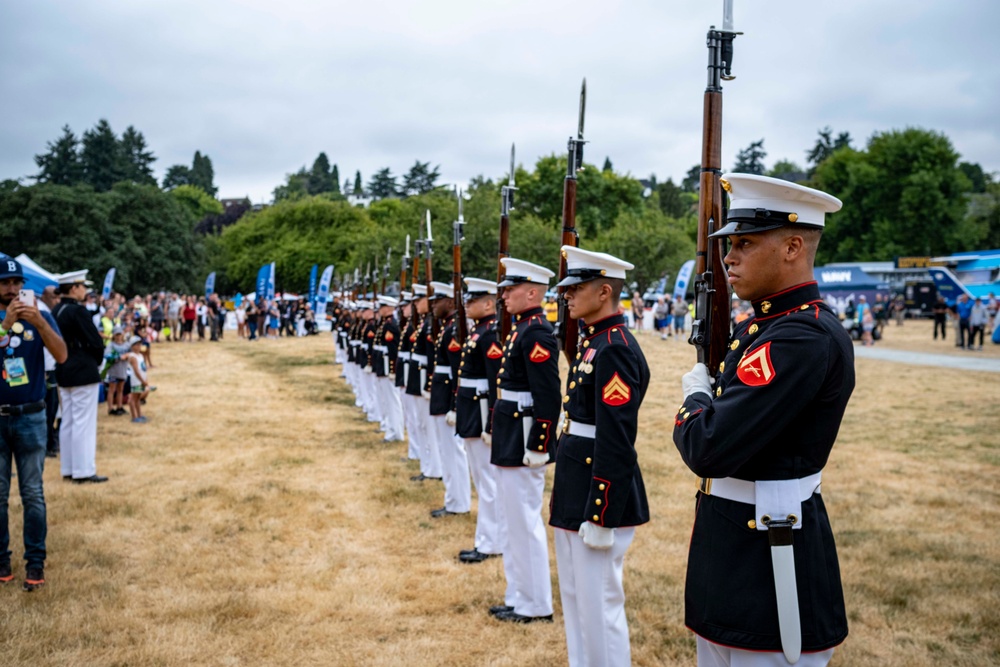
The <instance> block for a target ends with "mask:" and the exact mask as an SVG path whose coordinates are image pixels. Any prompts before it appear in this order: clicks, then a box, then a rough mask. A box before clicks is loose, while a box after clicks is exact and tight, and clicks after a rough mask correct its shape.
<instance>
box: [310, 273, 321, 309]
mask: <svg viewBox="0 0 1000 667" xmlns="http://www.w3.org/2000/svg"><path fill="white" fill-rule="evenodd" d="M318 270H319V265H318V264H313V267H312V270H311V271H309V305H311V306H312V307H313V310H316V276H317V275H318Z"/></svg>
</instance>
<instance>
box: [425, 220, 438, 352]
mask: <svg viewBox="0 0 1000 667" xmlns="http://www.w3.org/2000/svg"><path fill="white" fill-rule="evenodd" d="M433 258H434V237H433V236H432V235H431V210H430V209H427V238H425V239H424V273H426V274H427V275H426V276H424V278H425V279H426V280H427V301H428V303H430V298H431V297H432V296H434V288H433V287H431V281H432V280H434V277H433V276H434V269H433V268H432V267H431V262H432V261H433ZM428 315H430V318H431V336H432V337H433V338H434V340H437V337H438V319H437V318H436V317H434V312H433V310H430V311H429V312H428Z"/></svg>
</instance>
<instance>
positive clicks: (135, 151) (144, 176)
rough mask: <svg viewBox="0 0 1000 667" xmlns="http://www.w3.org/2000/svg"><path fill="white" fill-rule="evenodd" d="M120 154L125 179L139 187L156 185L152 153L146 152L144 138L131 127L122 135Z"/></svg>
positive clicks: (154, 159)
mask: <svg viewBox="0 0 1000 667" xmlns="http://www.w3.org/2000/svg"><path fill="white" fill-rule="evenodd" d="M121 153H122V159H123V160H124V171H125V179H126V180H129V181H132V182H133V183H138V184H139V185H156V178H154V177H153V168H152V166H151V165H152V164H153V163H154V162H156V156H154V155H153V152H152V151H150V150H147V146H146V138H145V137H144V136H142V132H139V131H138V130H136V129H135V127H133V126H132V125H129V126H128V128H126V130H125V132H124V133H123V134H122V140H121Z"/></svg>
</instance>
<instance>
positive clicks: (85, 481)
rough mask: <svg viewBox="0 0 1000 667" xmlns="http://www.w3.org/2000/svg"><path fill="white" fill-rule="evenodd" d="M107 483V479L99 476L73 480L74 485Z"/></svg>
mask: <svg viewBox="0 0 1000 667" xmlns="http://www.w3.org/2000/svg"><path fill="white" fill-rule="evenodd" d="M106 481H108V478H107V477H102V476H101V475H91V476H90V477H80V478H76V477H74V478H73V483H74V484H100V483H101V482H106Z"/></svg>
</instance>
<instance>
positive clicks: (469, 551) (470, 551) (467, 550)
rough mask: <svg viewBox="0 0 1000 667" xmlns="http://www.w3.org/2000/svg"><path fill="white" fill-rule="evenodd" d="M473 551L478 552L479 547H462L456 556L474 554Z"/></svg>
mask: <svg viewBox="0 0 1000 667" xmlns="http://www.w3.org/2000/svg"><path fill="white" fill-rule="evenodd" d="M475 553H479V549H476V548H475V547H473V548H472V549H462V550H461V551H459V552H458V557H459V558H461V557H462V556H468V555H469V554H475Z"/></svg>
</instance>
